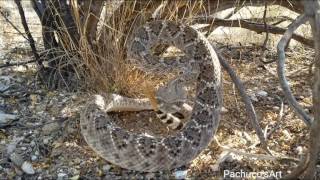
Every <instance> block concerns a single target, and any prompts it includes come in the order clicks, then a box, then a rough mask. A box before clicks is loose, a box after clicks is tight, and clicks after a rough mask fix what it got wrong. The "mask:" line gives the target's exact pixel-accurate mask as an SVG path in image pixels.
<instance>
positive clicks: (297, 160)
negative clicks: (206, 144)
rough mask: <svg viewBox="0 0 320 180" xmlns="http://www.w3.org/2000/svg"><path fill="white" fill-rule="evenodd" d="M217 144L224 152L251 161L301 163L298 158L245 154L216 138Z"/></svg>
mask: <svg viewBox="0 0 320 180" xmlns="http://www.w3.org/2000/svg"><path fill="white" fill-rule="evenodd" d="M215 142H216V143H217V144H218V146H219V147H221V148H222V149H223V150H224V151H228V152H231V153H234V154H237V155H239V156H243V157H247V158H249V159H255V160H268V161H280V162H284V161H285V162H287V161H291V162H296V163H297V162H299V159H296V158H291V157H276V156H270V155H265V154H252V153H247V152H243V151H241V150H237V149H232V148H229V147H227V146H224V145H221V144H220V142H219V141H218V140H217V139H216V138H215Z"/></svg>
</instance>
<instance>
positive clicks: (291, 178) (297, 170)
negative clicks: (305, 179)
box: [281, 153, 310, 180]
mask: <svg viewBox="0 0 320 180" xmlns="http://www.w3.org/2000/svg"><path fill="white" fill-rule="evenodd" d="M309 161H310V156H309V154H308V153H307V154H306V156H304V157H303V158H302V159H301V160H300V163H299V165H298V166H297V167H296V168H295V170H294V171H293V172H292V173H291V174H288V175H286V176H284V177H283V178H281V179H282V180H296V179H298V177H299V176H300V175H301V174H302V173H303V172H304V170H305V169H306V168H307V165H308V162H309Z"/></svg>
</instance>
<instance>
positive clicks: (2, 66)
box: [0, 59, 37, 68]
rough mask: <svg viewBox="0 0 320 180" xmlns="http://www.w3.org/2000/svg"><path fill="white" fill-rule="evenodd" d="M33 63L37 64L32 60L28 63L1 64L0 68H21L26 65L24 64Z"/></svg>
mask: <svg viewBox="0 0 320 180" xmlns="http://www.w3.org/2000/svg"><path fill="white" fill-rule="evenodd" d="M34 62H37V60H36V59H33V60H30V61H24V62H17V63H10V64H2V65H0V68H4V67H10V66H21V65H26V64H29V63H34Z"/></svg>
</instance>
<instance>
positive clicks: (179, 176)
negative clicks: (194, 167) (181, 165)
mask: <svg viewBox="0 0 320 180" xmlns="http://www.w3.org/2000/svg"><path fill="white" fill-rule="evenodd" d="M187 173H188V171H187V170H183V171H176V172H174V177H175V178H176V179H186V177H187Z"/></svg>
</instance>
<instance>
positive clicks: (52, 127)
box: [42, 122, 60, 135]
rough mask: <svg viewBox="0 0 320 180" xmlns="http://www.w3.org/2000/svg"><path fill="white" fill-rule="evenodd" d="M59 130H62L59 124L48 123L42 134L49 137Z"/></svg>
mask: <svg viewBox="0 0 320 180" xmlns="http://www.w3.org/2000/svg"><path fill="white" fill-rule="evenodd" d="M59 128H60V126H59V124H58V123H57V122H53V123H48V124H45V125H44V126H43V127H42V133H43V134H44V135H49V134H51V133H52V132H54V131H57V130H58V129H59Z"/></svg>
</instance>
